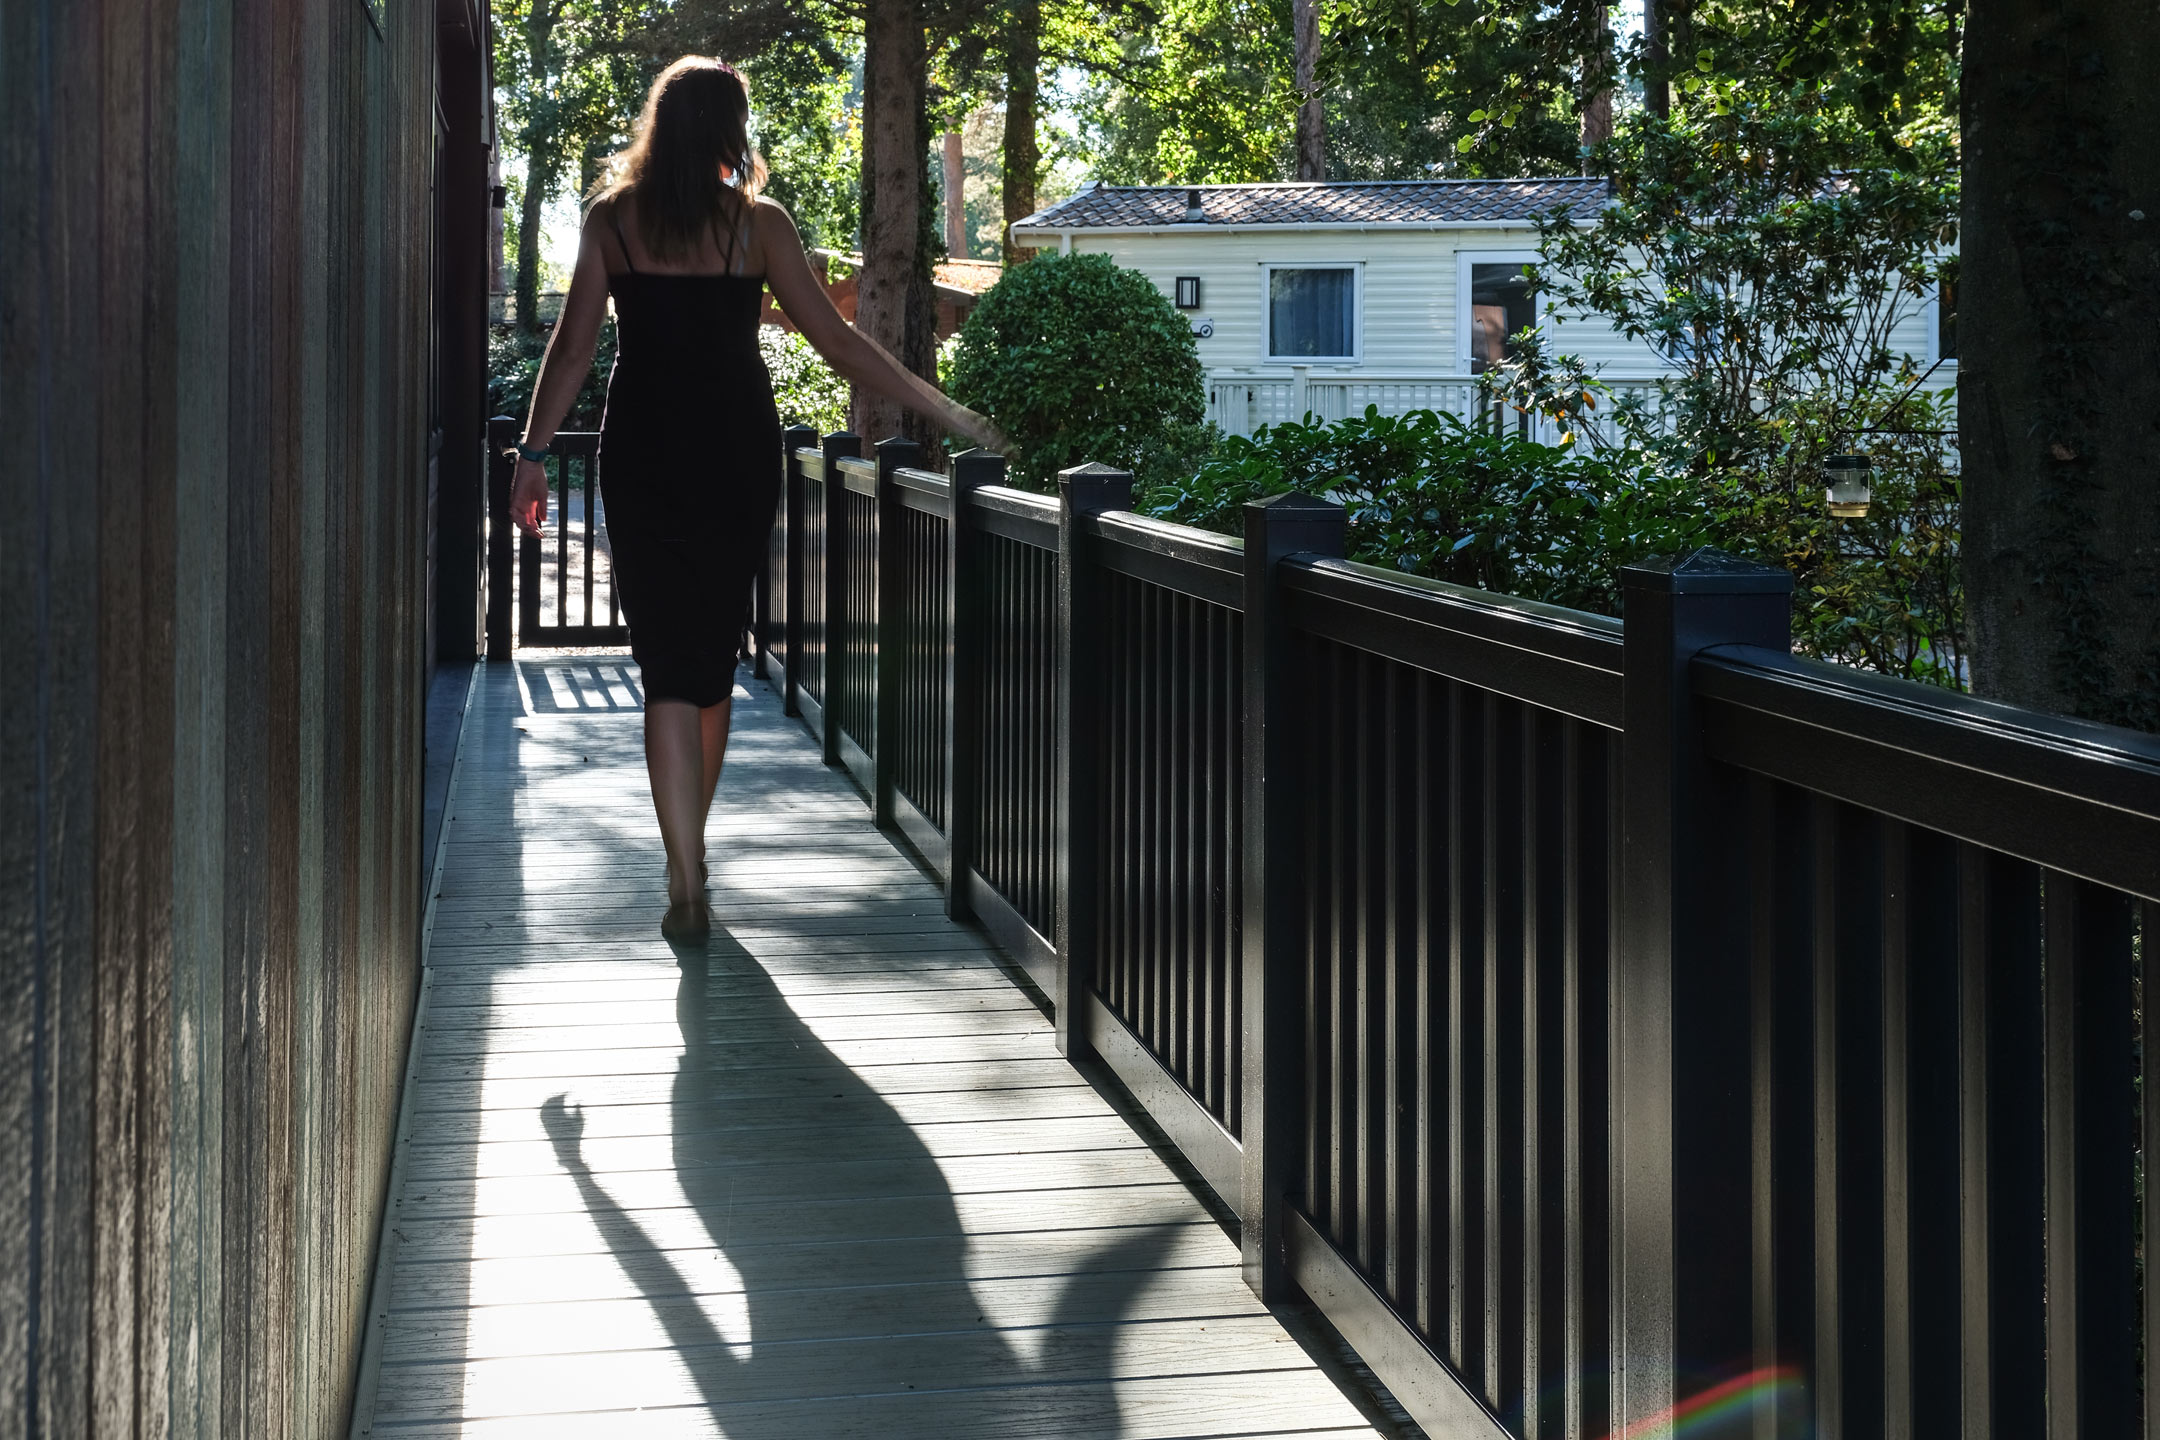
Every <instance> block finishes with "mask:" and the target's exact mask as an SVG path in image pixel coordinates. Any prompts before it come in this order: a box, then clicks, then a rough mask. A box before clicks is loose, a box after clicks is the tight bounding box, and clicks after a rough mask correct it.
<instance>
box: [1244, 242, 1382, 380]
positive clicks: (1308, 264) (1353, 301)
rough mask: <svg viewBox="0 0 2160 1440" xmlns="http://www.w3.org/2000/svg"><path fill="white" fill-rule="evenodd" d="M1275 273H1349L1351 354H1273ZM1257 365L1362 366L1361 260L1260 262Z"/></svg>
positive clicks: (1362, 273)
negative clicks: (1258, 354) (1282, 271)
mask: <svg viewBox="0 0 2160 1440" xmlns="http://www.w3.org/2000/svg"><path fill="white" fill-rule="evenodd" d="M1277 270H1348V271H1349V272H1350V353H1349V354H1348V355H1277V354H1275V353H1274V352H1275V296H1274V289H1275V272H1276V271H1277ZM1260 363H1261V364H1263V365H1362V364H1364V363H1365V262H1364V261H1362V260H1263V261H1261V262H1260Z"/></svg>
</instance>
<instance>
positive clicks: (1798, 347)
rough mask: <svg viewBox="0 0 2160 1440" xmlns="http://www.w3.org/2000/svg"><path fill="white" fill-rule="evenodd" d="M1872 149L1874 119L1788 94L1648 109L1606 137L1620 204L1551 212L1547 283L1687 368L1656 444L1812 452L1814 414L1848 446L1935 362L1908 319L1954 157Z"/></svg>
mask: <svg viewBox="0 0 2160 1440" xmlns="http://www.w3.org/2000/svg"><path fill="white" fill-rule="evenodd" d="M1869 158H1870V156H1869V153H1868V146H1867V141H1866V139H1865V137H1862V136H1859V135H1857V134H1855V133H1853V132H1851V131H1850V130H1848V129H1846V128H1844V127H1842V126H1841V125H1839V124H1838V123H1837V122H1835V121H1833V120H1830V119H1828V118H1826V117H1825V116H1823V115H1822V114H1821V113H1820V112H1819V111H1817V110H1815V109H1814V108H1812V107H1810V106H1807V105H1806V104H1804V103H1792V102H1791V101H1789V100H1788V101H1783V102H1778V103H1767V102H1766V103H1762V104H1754V103H1735V104H1733V105H1731V106H1730V107H1729V108H1727V109H1725V110H1724V111H1723V112H1721V113H1712V114H1707V115H1701V116H1694V117H1690V118H1689V119H1688V120H1687V121H1685V122H1677V123H1672V124H1667V123H1664V122H1660V121H1657V120H1654V119H1652V118H1650V117H1648V116H1638V117H1636V118H1634V119H1633V120H1631V121H1629V122H1628V123H1626V124H1624V125H1623V126H1622V127H1621V128H1620V132H1619V134H1618V135H1617V136H1616V138H1615V140H1614V143H1613V145H1612V146H1611V147H1610V150H1609V151H1608V159H1610V160H1611V161H1612V162H1613V186H1614V192H1615V194H1614V200H1613V203H1612V204H1611V205H1609V206H1607V207H1606V208H1605V209H1604V210H1602V211H1601V212H1599V214H1598V215H1597V217H1596V219H1595V221H1594V223H1592V224H1591V225H1589V226H1587V227H1584V226H1581V225H1579V224H1578V223H1577V221H1576V220H1575V218H1574V217H1572V216H1565V215H1557V214H1556V215H1553V216H1550V217H1547V219H1546V220H1545V221H1544V222H1543V223H1542V226H1541V229H1542V234H1543V243H1542V246H1541V249H1542V252H1543V254H1544V256H1545V259H1546V264H1545V265H1544V266H1543V267H1541V268H1540V271H1539V283H1540V286H1541V288H1542V289H1543V290H1544V291H1545V293H1546V294H1548V295H1550V296H1552V297H1554V298H1556V299H1558V300H1559V301H1561V302H1562V304H1563V305H1564V306H1566V307H1568V308H1572V309H1575V310H1578V311H1587V312H1590V313H1592V314H1595V315H1599V316H1602V317H1604V318H1606V319H1607V320H1609V321H1610V322H1611V323H1612V324H1613V325H1614V326H1615V327H1616V328H1617V329H1619V330H1620V331H1621V332H1622V333H1623V334H1625V335H1628V336H1630V337H1632V338H1634V339H1638V340H1646V341H1648V342H1649V343H1651V344H1652V345H1654V346H1656V347H1657V348H1658V349H1659V350H1660V351H1661V352H1663V353H1664V354H1665V355H1666V356H1667V357H1668V358H1669V359H1670V360H1672V361H1673V362H1674V363H1675V364H1676V366H1677V367H1678V375H1677V377H1676V378H1675V379H1674V380H1673V381H1672V382H1671V384H1670V386H1669V389H1670V392H1671V395H1670V399H1671V401H1672V406H1671V412H1672V415H1673V419H1674V422H1675V423H1674V426H1673V428H1672V429H1671V431H1670V432H1669V433H1667V434H1659V435H1655V436H1650V435H1645V436H1644V437H1643V439H1644V443H1645V445H1646V446H1647V447H1648V448H1652V449H1655V450H1657V451H1658V452H1659V453H1660V454H1661V456H1662V457H1663V458H1665V459H1666V460H1668V461H1669V462H1671V463H1675V464H1678V465H1680V466H1683V467H1685V468H1688V469H1692V470H1695V471H1697V472H1698V473H1700V472H1705V471H1707V470H1710V469H1712V468H1724V469H1731V468H1734V467H1736V466H1737V467H1740V468H1748V467H1758V466H1762V465H1765V464H1770V463H1773V462H1776V463H1779V464H1781V465H1783V466H1784V467H1785V468H1787V469H1791V468H1793V467H1797V468H1799V469H1802V470H1806V469H1810V468H1812V466H1813V464H1814V461H1815V460H1816V458H1817V456H1816V455H1813V454H1810V453H1808V450H1807V448H1806V447H1804V446H1798V447H1796V446H1795V445H1794V443H1793V436H1794V426H1795V425H1796V423H1797V422H1798V421H1799V420H1800V419H1802V418H1803V417H1804V418H1806V419H1807V420H1808V421H1809V422H1810V428H1811V429H1812V431H1813V432H1814V433H1816V434H1817V435H1818V436H1819V438H1820V440H1821V442H1822V445H1823V446H1824V447H1827V449H1829V450H1836V449H1839V448H1843V447H1844V445H1845V444H1846V440H1845V438H1844V437H1845V436H1846V435H1847V434H1849V432H1850V431H1851V430H1852V429H1853V427H1854V425H1855V424H1856V423H1857V422H1858V421H1859V419H1860V417H1861V416H1862V415H1863V414H1865V413H1867V412H1868V411H1870V410H1871V409H1872V408H1873V407H1875V406H1877V405H1879V404H1880V403H1881V399H1882V394H1881V392H1882V391H1883V389H1884V387H1885V386H1890V387H1894V388H1895V389H1900V390H1902V389H1906V388H1910V387H1911V385H1912V384H1913V382H1914V381H1915V380H1916V379H1917V378H1918V377H1917V370H1916V365H1917V362H1915V361H1914V360H1913V359H1912V357H1910V356H1904V355H1900V354H1898V353H1896V352H1895V351H1894V350H1893V349H1892V348H1891V336H1892V333H1893V331H1894V329H1895V328H1896V326H1897V325H1898V323H1899V322H1900V321H1901V320H1903V319H1905V318H1906V317H1908V316H1910V315H1912V314H1915V313H1917V311H1918V309H1919V307H1920V305H1921V304H1922V303H1923V301H1924V300H1925V298H1926V296H1927V294H1928V292H1929V290H1930V288H1931V287H1932V286H1933V284H1934V282H1935V278H1936V274H1937V271H1938V269H1939V267H1940V264H1941V261H1940V256H1941V254H1942V252H1943V251H1944V250H1945V249H1947V248H1948V247H1949V246H1950V245H1952V244H1954V243H1955V241H1956V237H1957V176H1956V170H1955V168H1954V156H1952V155H1951V154H1950V153H1949V152H1948V151H1947V149H1946V148H1945V147H1942V146H1938V145H1930V146H1927V147H1925V148H1920V149H1915V150H1914V151H1912V152H1910V154H1909V157H1908V164H1907V165H1906V166H1905V167H1901V168H1893V167H1888V166H1882V165H1874V166H1863V164H1862V163H1861V162H1864V161H1866V160H1868V159H1869ZM1779 478H1781V479H1782V480H1783V481H1784V482H1785V483H1787V484H1789V478H1790V477H1789V476H1785V477H1779Z"/></svg>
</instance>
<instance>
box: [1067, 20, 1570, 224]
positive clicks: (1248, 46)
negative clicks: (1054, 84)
mask: <svg viewBox="0 0 2160 1440" xmlns="http://www.w3.org/2000/svg"><path fill="white" fill-rule="evenodd" d="M1321 37H1322V38H1321V44H1322V48H1321V56H1320V76H1319V79H1320V87H1321V91H1322V103H1323V105H1324V107H1325V109H1326V112H1327V120H1328V132H1327V133H1328V173H1329V174H1330V175H1331V176H1334V177H1336V178H1340V179H1422V178H1425V177H1427V176H1430V175H1435V174H1441V175H1463V176H1481V175H1524V174H1547V175H1549V174H1561V173H1572V172H1573V171H1575V170H1576V169H1578V168H1579V160H1578V156H1577V145H1576V138H1575V122H1574V119H1573V117H1572V115H1571V114H1570V113H1569V112H1568V111H1567V110H1566V108H1565V107H1562V106H1556V105H1552V104H1544V105H1541V106H1539V107H1536V108H1533V109H1531V110H1530V111H1528V112H1526V113H1523V114H1520V115H1519V116H1518V115H1516V114H1510V115H1509V117H1508V121H1507V124H1506V125H1504V126H1502V125H1498V124H1495V125H1492V126H1484V125H1482V123H1481V122H1483V120H1484V119H1485V111H1484V108H1483V107H1485V106H1487V105H1494V104H1497V103H1498V102H1497V101H1496V100H1495V98H1494V97H1495V96H1496V95H1498V94H1500V93H1502V92H1504V91H1506V90H1507V89H1508V88H1509V86H1510V85H1511V84H1513V83H1514V78H1515V77H1516V76H1518V75H1519V73H1520V72H1521V71H1522V70H1523V69H1524V67H1525V66H1526V65H1527V64H1529V63H1530V62H1531V61H1532V60H1533V59H1534V58H1535V57H1534V56H1533V55H1532V54H1531V52H1529V51H1528V50H1527V49H1525V47H1524V46H1522V45H1521V44H1520V43H1518V42H1517V40H1516V39H1515V37H1514V36H1513V35H1512V34H1494V33H1488V32H1487V31H1486V30H1484V29H1482V28H1481V27H1480V25H1479V16H1478V12H1477V10H1476V9H1475V8H1473V7H1471V6H1467V5H1462V4H1459V3H1456V0H1408V3H1403V0H1347V3H1336V4H1331V5H1327V6H1325V7H1324V9H1323V13H1322V18H1321ZM1095 45H1096V49H1095V50H1094V51H1092V52H1084V53H1082V54H1080V55H1079V56H1077V57H1075V58H1077V60H1078V61H1079V63H1080V64H1081V65H1082V66H1083V67H1084V68H1085V69H1086V70H1088V71H1089V72H1090V73H1091V75H1092V77H1093V78H1092V79H1091V81H1090V82H1089V83H1088V85H1087V86H1086V87H1085V88H1084V89H1083V91H1082V92H1081V94H1080V95H1079V97H1078V100H1079V103H1078V107H1077V108H1078V113H1079V118H1080V119H1081V121H1082V133H1083V135H1084V137H1085V139H1086V141H1087V143H1088V146H1089V149H1090V150H1091V151H1092V156H1091V158H1092V160H1093V162H1094V173H1095V174H1097V175H1099V176H1100V177H1101V178H1103V179H1105V180H1108V181H1110V182H1112V183H1116V184H1169V183H1178V184H1201V183H1213V182H1237V181H1256V180H1278V179H1284V178H1287V177H1288V176H1289V175H1291V174H1292V173H1293V172H1294V170H1295V158H1294V154H1293V132H1294V127H1295V121H1294V116H1295V113H1296V110H1297V106H1298V94H1297V87H1296V82H1295V57H1294V53H1293V45H1292V39H1291V29H1290V5H1289V3H1288V0H1168V3H1166V4H1162V5H1159V6H1148V7H1144V8H1143V7H1134V8H1132V9H1130V10H1126V11H1123V12H1116V14H1115V18H1114V20H1113V23H1112V25H1111V26H1110V27H1108V28H1107V29H1105V30H1103V31H1101V32H1098V37H1097V39H1096V40H1095ZM1471 138H1476V139H1477V142H1478V143H1477V144H1476V145H1475V146H1474V147H1468V148H1466V147H1465V146H1464V145H1462V144H1460V143H1459V142H1461V141H1464V140H1467V139H1471Z"/></svg>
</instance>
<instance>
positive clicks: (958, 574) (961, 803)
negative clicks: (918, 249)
mask: <svg viewBox="0 0 2160 1440" xmlns="http://www.w3.org/2000/svg"><path fill="white" fill-rule="evenodd" d="M1004 483H1005V457H1004V456H1002V455H995V454H992V453H991V452H990V451H988V450H980V449H978V450H969V451H966V452H964V453H962V454H960V455H956V456H954V457H953V463H952V523H951V524H950V525H949V526H947V527H946V537H945V544H946V550H945V559H946V565H945V573H946V584H947V586H948V587H949V588H948V589H947V591H946V604H947V605H948V606H949V607H950V608H949V609H948V610H947V612H946V616H945V621H946V626H945V634H946V637H947V639H946V645H945V703H946V705H947V706H948V707H949V708H948V709H947V711H946V715H945V855H946V861H945V865H946V872H947V874H946V882H945V913H946V914H947V915H948V916H950V917H952V918H953V919H955V920H969V919H973V918H974V911H973V909H972V908H971V907H970V906H969V905H968V900H967V896H968V881H967V876H968V871H969V869H970V868H971V867H972V866H973V865H974V864H975V809H976V798H975V762H976V758H977V757H978V756H979V755H980V754H981V753H982V736H981V733H980V730H979V727H978V725H977V723H976V721H977V717H978V716H979V715H980V714H981V704H980V695H979V692H980V690H981V687H982V673H983V663H982V660H983V655H982V652H983V630H984V627H983V623H982V593H981V592H982V584H981V579H980V577H979V576H978V575H977V574H976V568H977V567H976V557H977V556H978V555H979V554H980V553H981V552H980V545H979V541H980V540H981V536H979V535H977V534H976V533H975V532H974V531H973V530H971V529H969V527H968V513H969V511H970V509H971V508H972V506H973V503H974V495H975V492H976V491H977V490H980V489H981V488H982V487H983V486H985V485H1002V484H1004Z"/></svg>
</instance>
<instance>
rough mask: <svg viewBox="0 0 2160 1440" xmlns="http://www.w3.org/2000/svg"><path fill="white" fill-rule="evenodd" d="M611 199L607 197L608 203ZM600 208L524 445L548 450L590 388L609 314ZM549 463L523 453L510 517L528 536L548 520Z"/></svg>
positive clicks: (536, 387)
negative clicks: (574, 404) (596, 352)
mask: <svg viewBox="0 0 2160 1440" xmlns="http://www.w3.org/2000/svg"><path fill="white" fill-rule="evenodd" d="M605 203H608V202H605V201H603V202H602V204H605ZM599 210H600V207H599V206H598V205H595V206H594V207H593V208H592V210H591V211H590V212H589V213H588V214H587V215H586V217H585V229H584V232H583V233H582V234H581V235H580V236H579V237H578V258H577V269H576V270H575V271H574V272H572V274H571V276H570V293H569V294H568V295H565V296H564V297H563V308H562V314H561V315H560V316H558V317H556V320H555V333H554V334H553V335H551V336H549V337H548V348H547V357H546V358H545V359H543V360H542V361H541V362H540V378H539V379H538V380H537V381H535V382H534V384H533V398H532V410H531V411H530V412H529V413H528V414H527V415H526V417H525V439H524V442H523V443H524V444H525V445H526V446H527V447H528V448H530V449H534V450H541V449H545V448H546V447H547V446H548V445H550V444H552V443H553V442H554V439H555V431H556V429H557V427H559V426H560V425H561V424H562V421H563V416H565V415H567V414H569V413H570V404H571V402H572V401H573V400H575V399H577V393H578V391H579V390H580V389H582V388H584V385H585V377H586V375H587V374H589V373H590V372H591V370H592V361H593V350H594V347H596V346H597V345H598V344H599V343H600V321H601V320H602V319H603V318H604V317H605V316H606V315H607V293H608V277H607V257H606V256H605V255H603V254H602V253H601V251H600V239H599V236H598V235H597V234H596V233H595V228H594V227H595V225H596V223H597V219H598V216H599ZM547 499H548V488H547V466H546V465H545V464H543V463H541V462H540V461H538V460H527V459H525V458H523V457H522V456H520V457H519V459H518V462H517V473H516V476H515V477H514V478H513V479H512V480H511V482H510V518H511V519H512V520H514V521H516V522H517V526H518V528H519V529H520V530H523V531H524V532H525V533H526V534H528V535H538V534H539V533H540V526H541V525H542V524H543V523H544V522H545V521H546V520H547Z"/></svg>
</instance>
